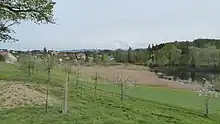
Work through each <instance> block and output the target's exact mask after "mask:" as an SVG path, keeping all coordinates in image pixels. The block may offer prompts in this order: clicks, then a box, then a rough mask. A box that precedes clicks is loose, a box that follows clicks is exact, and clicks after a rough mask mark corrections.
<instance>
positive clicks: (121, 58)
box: [98, 39, 220, 68]
mask: <svg viewBox="0 0 220 124" xmlns="http://www.w3.org/2000/svg"><path fill="white" fill-rule="evenodd" d="M98 54H100V55H102V56H105V55H113V56H114V57H115V60H116V61H117V62H119V63H131V64H139V65H148V66H150V67H197V68H199V67H209V68H215V67H218V66H219V65H220V40H216V39H196V40H194V41H174V42H168V43H162V44H157V45H149V46H148V48H145V49H132V48H131V47H129V48H128V50H121V49H118V50H115V51H111V50H100V51H99V52H98Z"/></svg>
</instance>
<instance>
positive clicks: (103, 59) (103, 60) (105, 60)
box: [102, 54, 108, 63]
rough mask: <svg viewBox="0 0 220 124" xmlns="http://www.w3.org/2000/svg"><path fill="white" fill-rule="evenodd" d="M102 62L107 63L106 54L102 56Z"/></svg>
mask: <svg viewBox="0 0 220 124" xmlns="http://www.w3.org/2000/svg"><path fill="white" fill-rule="evenodd" d="M102 62H103V63H107V62H108V55H106V54H103V55H102Z"/></svg>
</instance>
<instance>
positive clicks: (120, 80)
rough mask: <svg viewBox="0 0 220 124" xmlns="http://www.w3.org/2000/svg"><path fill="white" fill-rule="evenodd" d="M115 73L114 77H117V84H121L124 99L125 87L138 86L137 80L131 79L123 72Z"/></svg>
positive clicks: (121, 95)
mask: <svg viewBox="0 0 220 124" xmlns="http://www.w3.org/2000/svg"><path fill="white" fill-rule="evenodd" d="M113 74H114V79H115V82H114V83H115V85H116V86H117V85H119V86H120V99H121V101H123V100H124V89H125V88H130V87H133V86H136V81H135V80H131V79H129V78H128V76H124V75H123V74H122V73H119V74H116V73H113Z"/></svg>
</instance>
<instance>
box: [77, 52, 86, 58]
mask: <svg viewBox="0 0 220 124" xmlns="http://www.w3.org/2000/svg"><path fill="white" fill-rule="evenodd" d="M76 58H77V60H80V59H81V60H85V59H86V54H85V53H79V54H76Z"/></svg>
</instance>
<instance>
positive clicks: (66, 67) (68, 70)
mask: <svg viewBox="0 0 220 124" xmlns="http://www.w3.org/2000/svg"><path fill="white" fill-rule="evenodd" d="M71 71H72V66H71V65H70V64H67V65H66V66H65V72H66V75H67V78H66V83H65V85H64V99H63V113H64V114H65V113H67V110H68V84H69V81H70V74H71Z"/></svg>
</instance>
